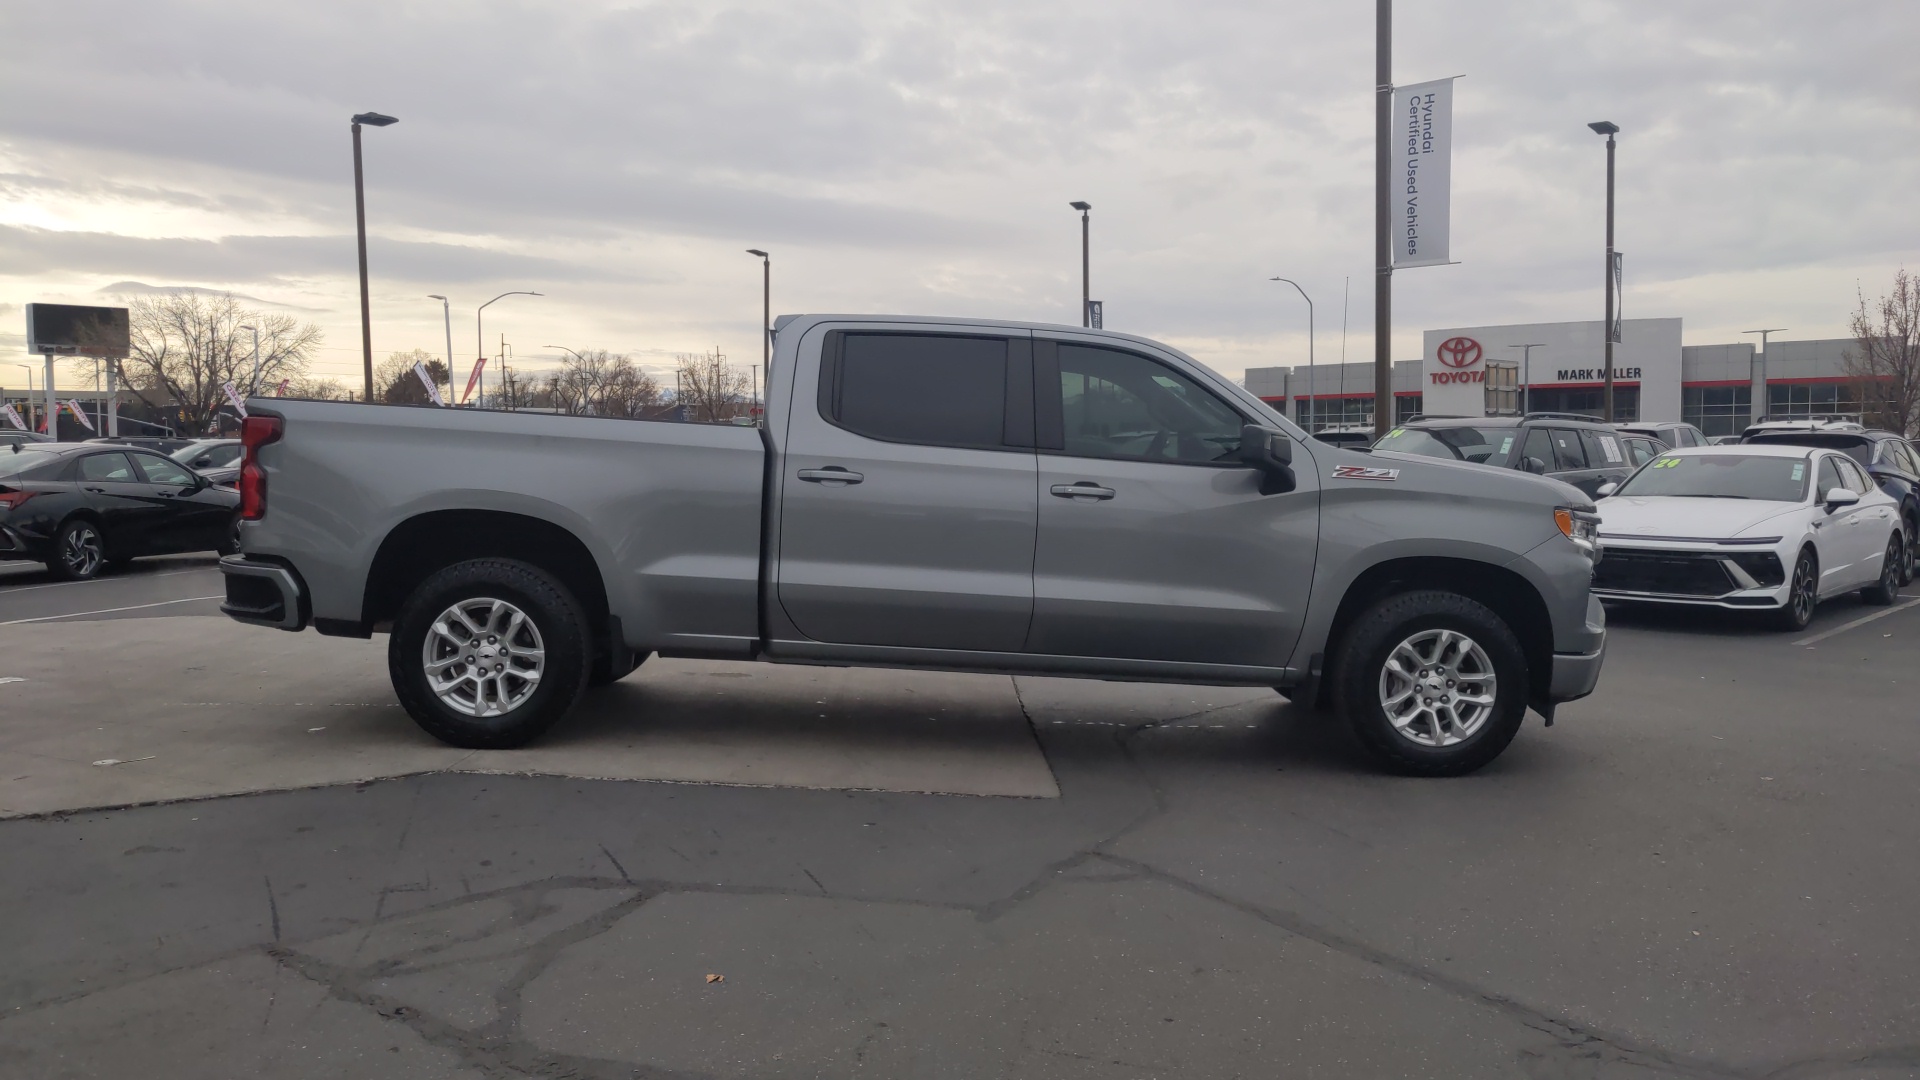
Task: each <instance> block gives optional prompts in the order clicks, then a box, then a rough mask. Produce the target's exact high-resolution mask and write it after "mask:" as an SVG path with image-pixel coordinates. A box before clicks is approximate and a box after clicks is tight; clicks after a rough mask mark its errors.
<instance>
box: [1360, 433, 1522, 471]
mask: <svg viewBox="0 0 1920 1080" xmlns="http://www.w3.org/2000/svg"><path fill="white" fill-rule="evenodd" d="M1518 434H1519V432H1518V429H1516V428H1479V427H1471V426H1466V425H1462V426H1460V427H1432V428H1394V429H1393V430H1392V431H1389V432H1387V433H1386V434H1385V435H1382V436H1381V437H1380V440H1379V441H1378V442H1376V443H1374V444H1373V445H1374V448H1375V449H1377V450H1391V451H1393V452H1394V453H1396V454H1418V455H1420V456H1421V457H1436V458H1447V459H1450V460H1453V461H1477V462H1480V463H1481V464H1485V465H1502V464H1505V463H1506V460H1507V455H1508V453H1509V452H1510V451H1511V450H1512V449H1513V441H1514V439H1515V438H1516V437H1517V436H1518Z"/></svg>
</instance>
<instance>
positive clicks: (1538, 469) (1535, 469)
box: [1520, 457, 1547, 476]
mask: <svg viewBox="0 0 1920 1080" xmlns="http://www.w3.org/2000/svg"><path fill="white" fill-rule="evenodd" d="M1520 467H1521V468H1523V469H1525V470H1527V471H1528V472H1530V473H1532V474H1534V475H1535V476H1544V475H1546V472H1547V463H1546V462H1544V461H1541V460H1540V459H1539V458H1537V457H1526V458H1521V459H1520Z"/></svg>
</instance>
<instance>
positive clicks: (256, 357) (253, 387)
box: [240, 326, 260, 397]
mask: <svg viewBox="0 0 1920 1080" xmlns="http://www.w3.org/2000/svg"><path fill="white" fill-rule="evenodd" d="M240 329H242V330H251V331H253V378H252V379H250V380H248V382H247V396H248V397H259V396H260V331H259V329H258V328H256V327H252V326H243V327H241V328H240Z"/></svg>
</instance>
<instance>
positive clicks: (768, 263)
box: [747, 248, 773, 407]
mask: <svg viewBox="0 0 1920 1080" xmlns="http://www.w3.org/2000/svg"><path fill="white" fill-rule="evenodd" d="M747 254H749V255H758V256H760V366H761V367H762V368H764V369H765V370H766V372H767V378H769V379H771V378H773V257H772V256H770V255H768V254H767V253H766V252H764V251H761V250H760V249H759V248H748V249H747ZM753 384H754V385H753V404H754V405H755V407H758V406H759V404H760V375H759V373H758V372H755V373H754V378H753Z"/></svg>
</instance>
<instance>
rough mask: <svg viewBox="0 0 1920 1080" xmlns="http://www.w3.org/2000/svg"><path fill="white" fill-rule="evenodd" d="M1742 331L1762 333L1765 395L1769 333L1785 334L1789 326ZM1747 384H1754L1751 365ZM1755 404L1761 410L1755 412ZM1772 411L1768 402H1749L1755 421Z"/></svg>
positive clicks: (1763, 388) (1748, 413)
mask: <svg viewBox="0 0 1920 1080" xmlns="http://www.w3.org/2000/svg"><path fill="white" fill-rule="evenodd" d="M1740 332H1741V333H1742V334H1759V335H1760V393H1761V394H1762V395H1763V396H1764V395H1765V394H1766V392H1767V335H1768V334H1784V333H1786V332H1787V328H1786V327H1784V326H1770V327H1768V328H1766V329H1765V330H1742V331H1740ZM1747 385H1748V386H1749V387H1751V386H1752V385H1753V370H1752V368H1751V366H1749V368H1748V370H1747ZM1748 393H1749V394H1751V393H1752V391H1751V390H1749V391H1748ZM1755 406H1760V408H1761V411H1760V412H1757V413H1756V412H1754V411H1753V410H1754V407H1755ZM1771 412H1772V408H1771V406H1770V405H1768V404H1767V403H1766V402H1759V401H1749V402H1747V416H1748V417H1749V418H1750V419H1751V420H1753V421H1756V422H1757V421H1760V420H1765V419H1766V418H1767V416H1768V415H1769V414H1770V413H1771Z"/></svg>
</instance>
